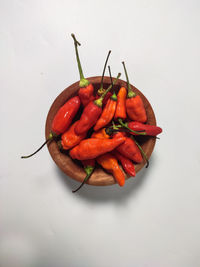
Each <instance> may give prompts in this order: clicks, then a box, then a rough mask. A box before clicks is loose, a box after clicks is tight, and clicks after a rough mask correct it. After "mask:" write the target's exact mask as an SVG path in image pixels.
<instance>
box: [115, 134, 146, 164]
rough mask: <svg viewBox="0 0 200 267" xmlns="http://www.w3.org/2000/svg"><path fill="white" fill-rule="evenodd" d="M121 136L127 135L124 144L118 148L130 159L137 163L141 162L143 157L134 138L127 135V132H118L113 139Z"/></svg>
mask: <svg viewBox="0 0 200 267" xmlns="http://www.w3.org/2000/svg"><path fill="white" fill-rule="evenodd" d="M119 137H125V141H124V143H123V144H121V145H119V146H118V147H117V148H116V150H117V151H118V152H120V153H121V154H122V155H123V156H125V157H127V158H128V159H130V160H133V161H134V162H136V163H141V162H142V161H143V158H142V155H141V152H140V150H139V148H138V146H137V145H136V143H135V142H134V140H132V139H131V138H130V137H127V136H126V134H125V133H122V132H118V133H116V134H115V135H114V138H113V139H115V138H119Z"/></svg>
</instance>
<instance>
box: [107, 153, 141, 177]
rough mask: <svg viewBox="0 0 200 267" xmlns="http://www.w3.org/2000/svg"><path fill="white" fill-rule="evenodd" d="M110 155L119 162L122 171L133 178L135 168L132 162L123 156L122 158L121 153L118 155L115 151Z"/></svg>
mask: <svg viewBox="0 0 200 267" xmlns="http://www.w3.org/2000/svg"><path fill="white" fill-rule="evenodd" d="M112 154H113V155H114V156H115V157H116V158H117V159H118V160H119V162H120V163H121V165H122V167H123V169H124V171H125V172H126V173H127V174H129V175H131V176H133V177H135V174H136V173H135V166H134V164H133V162H132V161H131V160H130V159H128V158H126V157H125V156H123V155H122V154H121V153H119V152H118V151H116V150H114V151H113V152H112Z"/></svg>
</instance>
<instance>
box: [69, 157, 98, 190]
mask: <svg viewBox="0 0 200 267" xmlns="http://www.w3.org/2000/svg"><path fill="white" fill-rule="evenodd" d="M81 162H82V164H83V167H84V171H85V173H86V176H85V178H84V180H83V182H82V183H81V185H80V186H79V187H78V188H77V189H75V190H73V191H72V193H75V192H77V191H78V190H79V189H81V187H82V186H83V185H84V184H85V183H86V182H87V180H88V179H89V178H90V176H91V175H92V173H93V171H94V169H95V160H94V159H88V160H82V161H81Z"/></svg>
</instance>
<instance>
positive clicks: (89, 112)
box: [74, 101, 102, 135]
mask: <svg viewBox="0 0 200 267" xmlns="http://www.w3.org/2000/svg"><path fill="white" fill-rule="evenodd" d="M101 112H102V108H101V107H100V106H98V105H97V104H95V102H94V101H92V102H90V103H89V104H88V105H87V106H86V107H85V108H84V110H83V113H82V115H81V118H80V120H79V122H78V123H77V125H76V127H75V129H74V130H75V133H76V134H77V135H82V134H84V133H85V132H87V131H88V130H89V129H90V128H92V127H93V125H95V123H96V122H97V120H98V118H99V117H100V115H101Z"/></svg>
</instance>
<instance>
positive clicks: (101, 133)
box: [91, 128, 110, 139]
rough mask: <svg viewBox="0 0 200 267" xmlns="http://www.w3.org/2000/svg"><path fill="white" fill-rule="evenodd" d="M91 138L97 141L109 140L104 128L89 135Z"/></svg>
mask: <svg viewBox="0 0 200 267" xmlns="http://www.w3.org/2000/svg"><path fill="white" fill-rule="evenodd" d="M91 138H98V139H109V138H110V135H108V134H107V133H106V128H103V129H100V130H99V131H97V132H94V133H93V134H92V135H91Z"/></svg>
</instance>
